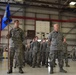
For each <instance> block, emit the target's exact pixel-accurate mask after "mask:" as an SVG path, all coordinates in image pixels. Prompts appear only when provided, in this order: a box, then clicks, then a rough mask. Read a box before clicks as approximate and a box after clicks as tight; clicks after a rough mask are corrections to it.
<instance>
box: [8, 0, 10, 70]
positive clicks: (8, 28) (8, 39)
mask: <svg viewBox="0 0 76 75" xmlns="http://www.w3.org/2000/svg"><path fill="white" fill-rule="evenodd" d="M8 4H9V0H8ZM8 35H9V25H8ZM9 69H10V50H9V38H8V71H9Z"/></svg>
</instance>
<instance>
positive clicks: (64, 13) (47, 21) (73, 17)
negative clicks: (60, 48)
mask: <svg viewBox="0 0 76 75" xmlns="http://www.w3.org/2000/svg"><path fill="white" fill-rule="evenodd" d="M8 2H9V3H10V12H11V15H12V20H13V21H12V23H10V24H9V27H8V26H6V28H5V29H4V30H2V31H0V47H1V48H3V49H4V48H5V47H6V46H7V45H8V40H7V39H6V34H7V33H8V30H10V29H12V28H13V25H14V20H19V22H20V28H22V29H23V31H24V33H25V36H26V37H25V40H26V43H29V42H30V41H31V40H32V39H33V38H34V36H38V37H39V40H41V39H43V38H47V37H48V34H49V33H50V32H51V31H52V30H53V24H55V23H57V24H59V25H60V27H59V28H60V31H61V32H62V33H63V35H64V37H66V39H67V43H68V57H69V58H71V57H72V48H73V47H76V4H75V5H70V4H71V2H76V0H0V26H1V20H2V17H3V15H4V12H5V8H6V5H7V3H8ZM8 28H9V29H8ZM9 43H10V42H9ZM1 56H2V53H1ZM4 56H5V57H8V52H6V55H4ZM2 62H3V63H0V66H1V67H2V68H1V69H0V72H1V73H2V74H3V75H4V72H3V71H5V72H6V71H7V59H6V60H3V61H2ZM5 62H6V63H5ZM69 62H70V63H69V64H70V65H71V67H70V68H68V69H67V68H66V69H67V70H68V71H69V73H67V74H68V75H75V72H76V71H75V69H76V67H75V66H74V65H76V63H75V61H69ZM1 64H2V65H1ZM4 66H6V67H4ZM30 70H31V71H30ZM57 70H58V68H56V71H57ZM71 70H72V72H71ZM25 71H26V75H31V74H32V75H36V74H38V75H39V74H40V75H43V74H44V75H47V74H48V69H47V68H44V67H43V68H41V69H37V68H36V69H32V68H29V67H28V66H26V67H25ZM36 71H37V73H36ZM40 71H41V73H40ZM32 72H33V73H32ZM57 74H61V73H57ZM5 75H6V73H5ZM13 75H15V73H14V74H13ZM16 75H17V73H16ZM61 75H63V74H61ZM64 75H66V74H64Z"/></svg>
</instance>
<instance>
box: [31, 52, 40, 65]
mask: <svg viewBox="0 0 76 75" xmlns="http://www.w3.org/2000/svg"><path fill="white" fill-rule="evenodd" d="M36 65H37V66H39V65H40V53H39V52H37V53H33V54H32V66H36Z"/></svg>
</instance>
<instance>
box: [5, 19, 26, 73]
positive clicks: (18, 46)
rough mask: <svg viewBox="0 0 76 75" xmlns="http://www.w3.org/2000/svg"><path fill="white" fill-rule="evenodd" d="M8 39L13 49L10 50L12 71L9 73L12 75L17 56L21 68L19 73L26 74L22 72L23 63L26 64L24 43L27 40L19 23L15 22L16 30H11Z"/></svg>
mask: <svg viewBox="0 0 76 75" xmlns="http://www.w3.org/2000/svg"><path fill="white" fill-rule="evenodd" d="M7 38H11V39H12V42H11V45H13V47H11V48H10V69H9V71H8V72H7V73H8V74H9V73H12V67H13V58H14V55H15V54H16V60H17V65H18V67H19V73H24V72H23V70H22V66H23V62H24V49H23V41H24V39H25V37H24V32H23V30H22V29H21V28H19V21H18V20H15V21H14V28H13V29H11V30H10V32H9V34H8V35H7Z"/></svg>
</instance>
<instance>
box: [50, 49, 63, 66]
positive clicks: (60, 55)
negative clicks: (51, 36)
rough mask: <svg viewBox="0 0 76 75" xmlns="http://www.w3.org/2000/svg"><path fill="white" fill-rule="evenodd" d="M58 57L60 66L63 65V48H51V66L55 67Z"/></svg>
mask: <svg viewBox="0 0 76 75" xmlns="http://www.w3.org/2000/svg"><path fill="white" fill-rule="evenodd" d="M56 58H57V59H58V64H59V67H63V64H64V62H63V53H62V51H61V50H51V51H50V53H49V59H50V67H54V65H55V59H56Z"/></svg>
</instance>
